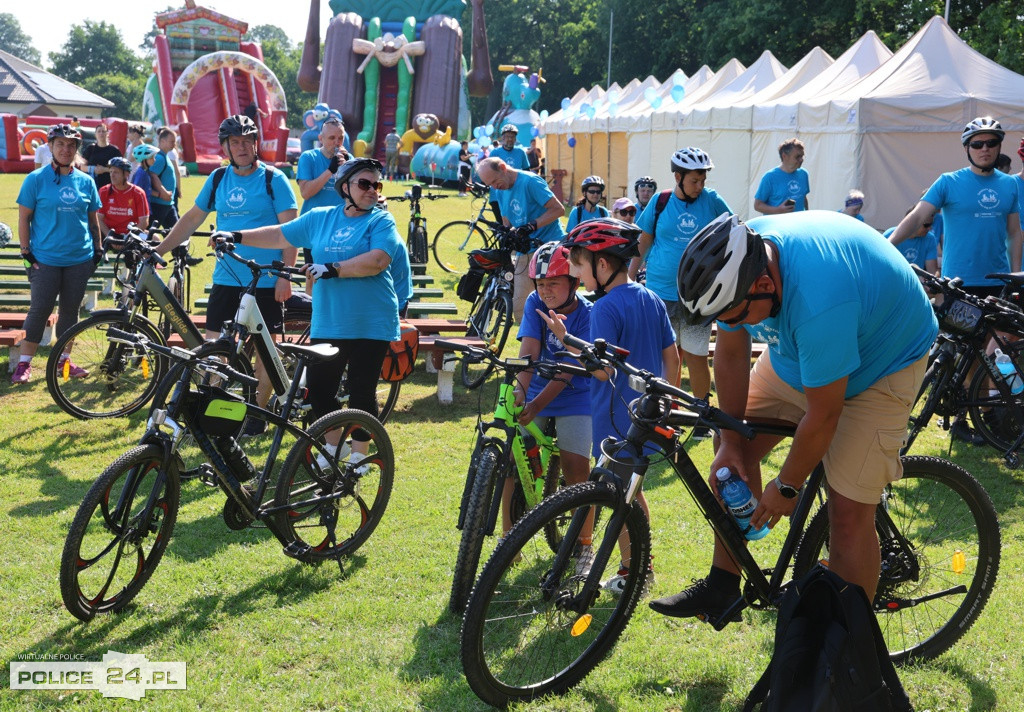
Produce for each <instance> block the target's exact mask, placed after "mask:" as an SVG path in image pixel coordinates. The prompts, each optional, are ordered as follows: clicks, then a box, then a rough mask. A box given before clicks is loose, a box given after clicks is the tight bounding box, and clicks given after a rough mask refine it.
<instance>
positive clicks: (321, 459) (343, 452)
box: [316, 441, 365, 472]
mask: <svg viewBox="0 0 1024 712" xmlns="http://www.w3.org/2000/svg"><path fill="white" fill-rule="evenodd" d="M332 448H333V446H331V445H327V446H326V447H325V448H324V449H326V450H330V449H332ZM351 453H352V446H351V445H350V444H349V442H348V441H345V443H344V444H343V445H342V446H341V449H340V450H338V456H337V457H336V458H335V460H337V461H338V462H339V463H341V462H344V461H345V459H346V458H348V456H349V455H350V454H351ZM332 454H333V453H332ZM357 454H358V453H357ZM363 457H365V455H361V456H360V458H359V459H360V460H361V459H363ZM316 464H317V466H318V467H319V468H320V469H321V470H323V471H324V472H327V471H329V470H330V469H332V468H331V463H330V461H329V460H328V459H327V455H326V454H324V453H323V452H319V453H317V456H316Z"/></svg>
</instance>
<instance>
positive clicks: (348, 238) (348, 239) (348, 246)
mask: <svg viewBox="0 0 1024 712" xmlns="http://www.w3.org/2000/svg"><path fill="white" fill-rule="evenodd" d="M356 231H357V230H356V228H355V227H353V226H352V225H345V226H344V227H339V228H338V229H337V230H335V231H334V234H333V235H331V238H330V240H328V242H327V245H325V246H324V251H325V252H329V253H331V255H332V257H333V256H337V257H339V258H340V259H348V258H349V257H352V256H353V255H354V254H355V252H356V248H357V244H356V240H353V239H352V237H353V235H355V234H356Z"/></svg>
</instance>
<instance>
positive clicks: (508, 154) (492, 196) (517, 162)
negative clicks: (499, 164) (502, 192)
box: [487, 145, 530, 201]
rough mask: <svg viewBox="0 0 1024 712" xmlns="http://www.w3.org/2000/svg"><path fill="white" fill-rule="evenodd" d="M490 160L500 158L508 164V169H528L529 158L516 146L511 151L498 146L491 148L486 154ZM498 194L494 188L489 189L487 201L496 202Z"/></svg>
mask: <svg viewBox="0 0 1024 712" xmlns="http://www.w3.org/2000/svg"><path fill="white" fill-rule="evenodd" d="M487 155H488V156H489V157H491V158H500V159H501V160H503V161H505V163H507V164H508V166H509V168H515V169H516V170H520V171H526V170H529V169H530V157H529V156H527V155H526V151H525V150H524V149H522V148H520V147H519V146H518V145H516V146H513V147H512V148H511V149H506V148H505V147H504V146H498V147H497V148H492V149H491V152H490V153H489V154H487ZM497 195H498V192H497V191H495V189H494V188H491V190H490V191H489V194H488V200H490V201H494V200H498V198H497Z"/></svg>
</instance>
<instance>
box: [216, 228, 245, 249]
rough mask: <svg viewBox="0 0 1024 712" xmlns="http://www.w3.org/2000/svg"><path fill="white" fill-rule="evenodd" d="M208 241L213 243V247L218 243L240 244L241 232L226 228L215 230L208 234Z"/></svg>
mask: <svg viewBox="0 0 1024 712" xmlns="http://www.w3.org/2000/svg"><path fill="white" fill-rule="evenodd" d="M210 242H211V243H213V246H214V247H217V246H219V245H223V244H228V245H241V244H242V233H240V232H238V231H237V230H233V231H231V232H229V231H227V230H217V231H216V232H214V233H213V234H212V235H210Z"/></svg>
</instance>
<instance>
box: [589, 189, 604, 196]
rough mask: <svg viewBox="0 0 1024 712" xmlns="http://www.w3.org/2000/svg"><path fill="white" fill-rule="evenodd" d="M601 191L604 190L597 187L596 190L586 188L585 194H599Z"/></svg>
mask: <svg viewBox="0 0 1024 712" xmlns="http://www.w3.org/2000/svg"><path fill="white" fill-rule="evenodd" d="M603 192H604V191H603V190H599V189H596V190H590V189H588V190H587V195H601V193H603Z"/></svg>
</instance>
